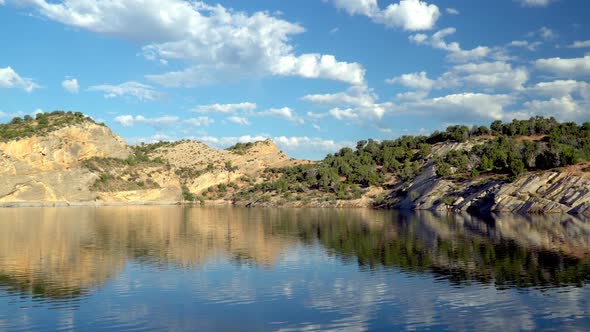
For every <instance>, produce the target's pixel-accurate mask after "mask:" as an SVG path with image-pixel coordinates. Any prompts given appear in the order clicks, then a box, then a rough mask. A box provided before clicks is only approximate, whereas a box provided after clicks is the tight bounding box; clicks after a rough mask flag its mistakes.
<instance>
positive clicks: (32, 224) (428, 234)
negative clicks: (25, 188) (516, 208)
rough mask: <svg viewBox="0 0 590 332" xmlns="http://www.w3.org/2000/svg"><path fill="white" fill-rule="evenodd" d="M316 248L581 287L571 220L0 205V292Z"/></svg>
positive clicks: (506, 279)
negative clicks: (132, 267)
mask: <svg viewBox="0 0 590 332" xmlns="http://www.w3.org/2000/svg"><path fill="white" fill-rule="evenodd" d="M302 245H303V246H315V245H321V246H322V247H323V248H324V250H326V251H327V252H328V254H329V255H333V256H335V257H338V258H339V259H341V260H343V261H346V262H353V263H356V264H358V265H359V267H360V268H361V269H366V270H371V269H381V268H387V269H389V268H396V269H400V270H402V271H405V272H409V273H427V274H432V275H434V276H436V277H437V278H444V279H448V280H450V281H451V282H452V283H456V284H462V283H465V282H474V281H476V282H482V283H490V284H494V285H496V287H499V288H503V287H530V286H541V287H558V286H566V285H568V286H569V285H575V286H581V285H583V284H584V283H585V281H586V280H588V278H589V277H590V263H589V259H588V258H589V257H590V224H589V223H588V222H584V221H581V220H578V219H575V218H574V217H571V216H553V217H546V218H542V217H534V218H524V217H519V216H514V215H510V216H502V217H498V218H496V219H495V220H485V221H484V220H480V219H477V218H474V217H470V216H459V215H448V216H447V215H445V216H440V215H436V214H432V213H418V214H400V213H397V212H392V211H372V210H360V209H359V210H330V209H301V210H286V209H280V210H270V209H268V210H267V209H238V208H181V207H103V208H31V209H2V210H0V291H1V290H5V291H7V292H9V293H16V294H21V295H30V296H34V297H39V298H52V299H72V298H77V297H80V296H84V295H85V294H89V293H92V291H93V290H94V289H96V288H98V287H102V286H103V285H104V284H105V283H106V282H107V281H108V280H109V279H111V278H114V277H116V276H117V275H119V274H120V273H121V271H122V270H123V269H124V268H125V265H126V264H127V263H129V262H133V263H136V264H149V265H153V266H159V267H162V268H180V269H195V268H199V267H200V266H202V265H203V264H206V263H208V262H210V261H217V260H222V261H227V262H230V263H232V264H234V265H244V264H247V265H254V266H258V267H260V268H262V269H272V268H273V266H274V265H275V264H276V263H277V262H278V261H280V260H281V258H282V257H283V256H284V255H286V254H287V253H288V252H289V250H290V248H293V247H295V246H302Z"/></svg>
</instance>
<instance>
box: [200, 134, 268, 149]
mask: <svg viewBox="0 0 590 332" xmlns="http://www.w3.org/2000/svg"><path fill="white" fill-rule="evenodd" d="M268 138H269V136H268V135H256V136H252V135H242V136H229V137H215V136H201V137H197V138H196V139H197V140H199V141H201V142H203V143H205V144H208V145H211V146H214V147H217V148H227V147H229V146H232V145H234V144H236V143H248V142H257V141H264V140H265V139H268Z"/></svg>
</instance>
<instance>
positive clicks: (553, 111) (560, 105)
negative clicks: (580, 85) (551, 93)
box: [524, 95, 590, 121]
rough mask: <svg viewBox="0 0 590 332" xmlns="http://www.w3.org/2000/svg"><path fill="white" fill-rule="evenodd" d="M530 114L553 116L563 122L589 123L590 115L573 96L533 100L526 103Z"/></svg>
mask: <svg viewBox="0 0 590 332" xmlns="http://www.w3.org/2000/svg"><path fill="white" fill-rule="evenodd" d="M524 108H525V111H526V112H528V113H529V114H531V115H532V114H534V115H543V116H553V117H555V118H557V119H559V120H561V121H587V120H589V119H590V113H588V110H587V109H586V108H585V107H582V105H580V102H579V101H578V100H575V99H574V98H573V97H572V96H570V95H566V96H563V97H556V98H551V99H549V100H531V101H527V102H525V103H524Z"/></svg>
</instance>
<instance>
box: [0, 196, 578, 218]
mask: <svg viewBox="0 0 590 332" xmlns="http://www.w3.org/2000/svg"><path fill="white" fill-rule="evenodd" d="M174 205H176V206H199V207H228V206H229V207H247V208H251V207H248V206H243V205H236V204H234V203H233V202H231V201H224V200H212V201H205V204H202V205H201V204H200V203H198V202H183V201H138V202H96V201H79V202H68V201H55V202H1V203H0V209H10V208H43V207H106V206H116V207H131V206H174ZM252 207H253V208H256V207H258V208H275V209H281V208H295V209H305V208H308V209H372V210H397V211H412V212H417V211H430V212H439V213H440V212H446V213H452V214H457V213H458V214H468V215H473V216H479V217H486V216H490V215H493V214H498V213H500V214H514V215H521V216H534V215H538V216H548V215H550V216H556V215H563V216H573V217H586V216H585V215H583V214H581V215H580V214H571V213H556V212H554V211H553V212H547V213H518V212H514V211H488V212H487V213H485V212H483V213H482V212H479V213H473V212H471V213H470V212H467V211H457V210H453V209H448V210H444V211H441V210H437V211H432V210H428V209H403V208H392V207H386V208H384V207H374V206H373V207H372V206H351V205H348V206H342V205H333V206H317V205H316V206H314V205H309V206H280V205H279V206H252Z"/></svg>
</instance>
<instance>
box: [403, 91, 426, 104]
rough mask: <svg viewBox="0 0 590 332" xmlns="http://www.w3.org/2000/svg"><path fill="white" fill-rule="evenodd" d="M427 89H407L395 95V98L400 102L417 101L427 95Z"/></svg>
mask: <svg viewBox="0 0 590 332" xmlns="http://www.w3.org/2000/svg"><path fill="white" fill-rule="evenodd" d="M428 93H429V92H428V91H408V92H401V93H398V94H397V95H395V99H396V100H397V101H400V102H409V101H418V100H422V99H424V98H426V97H428Z"/></svg>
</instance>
